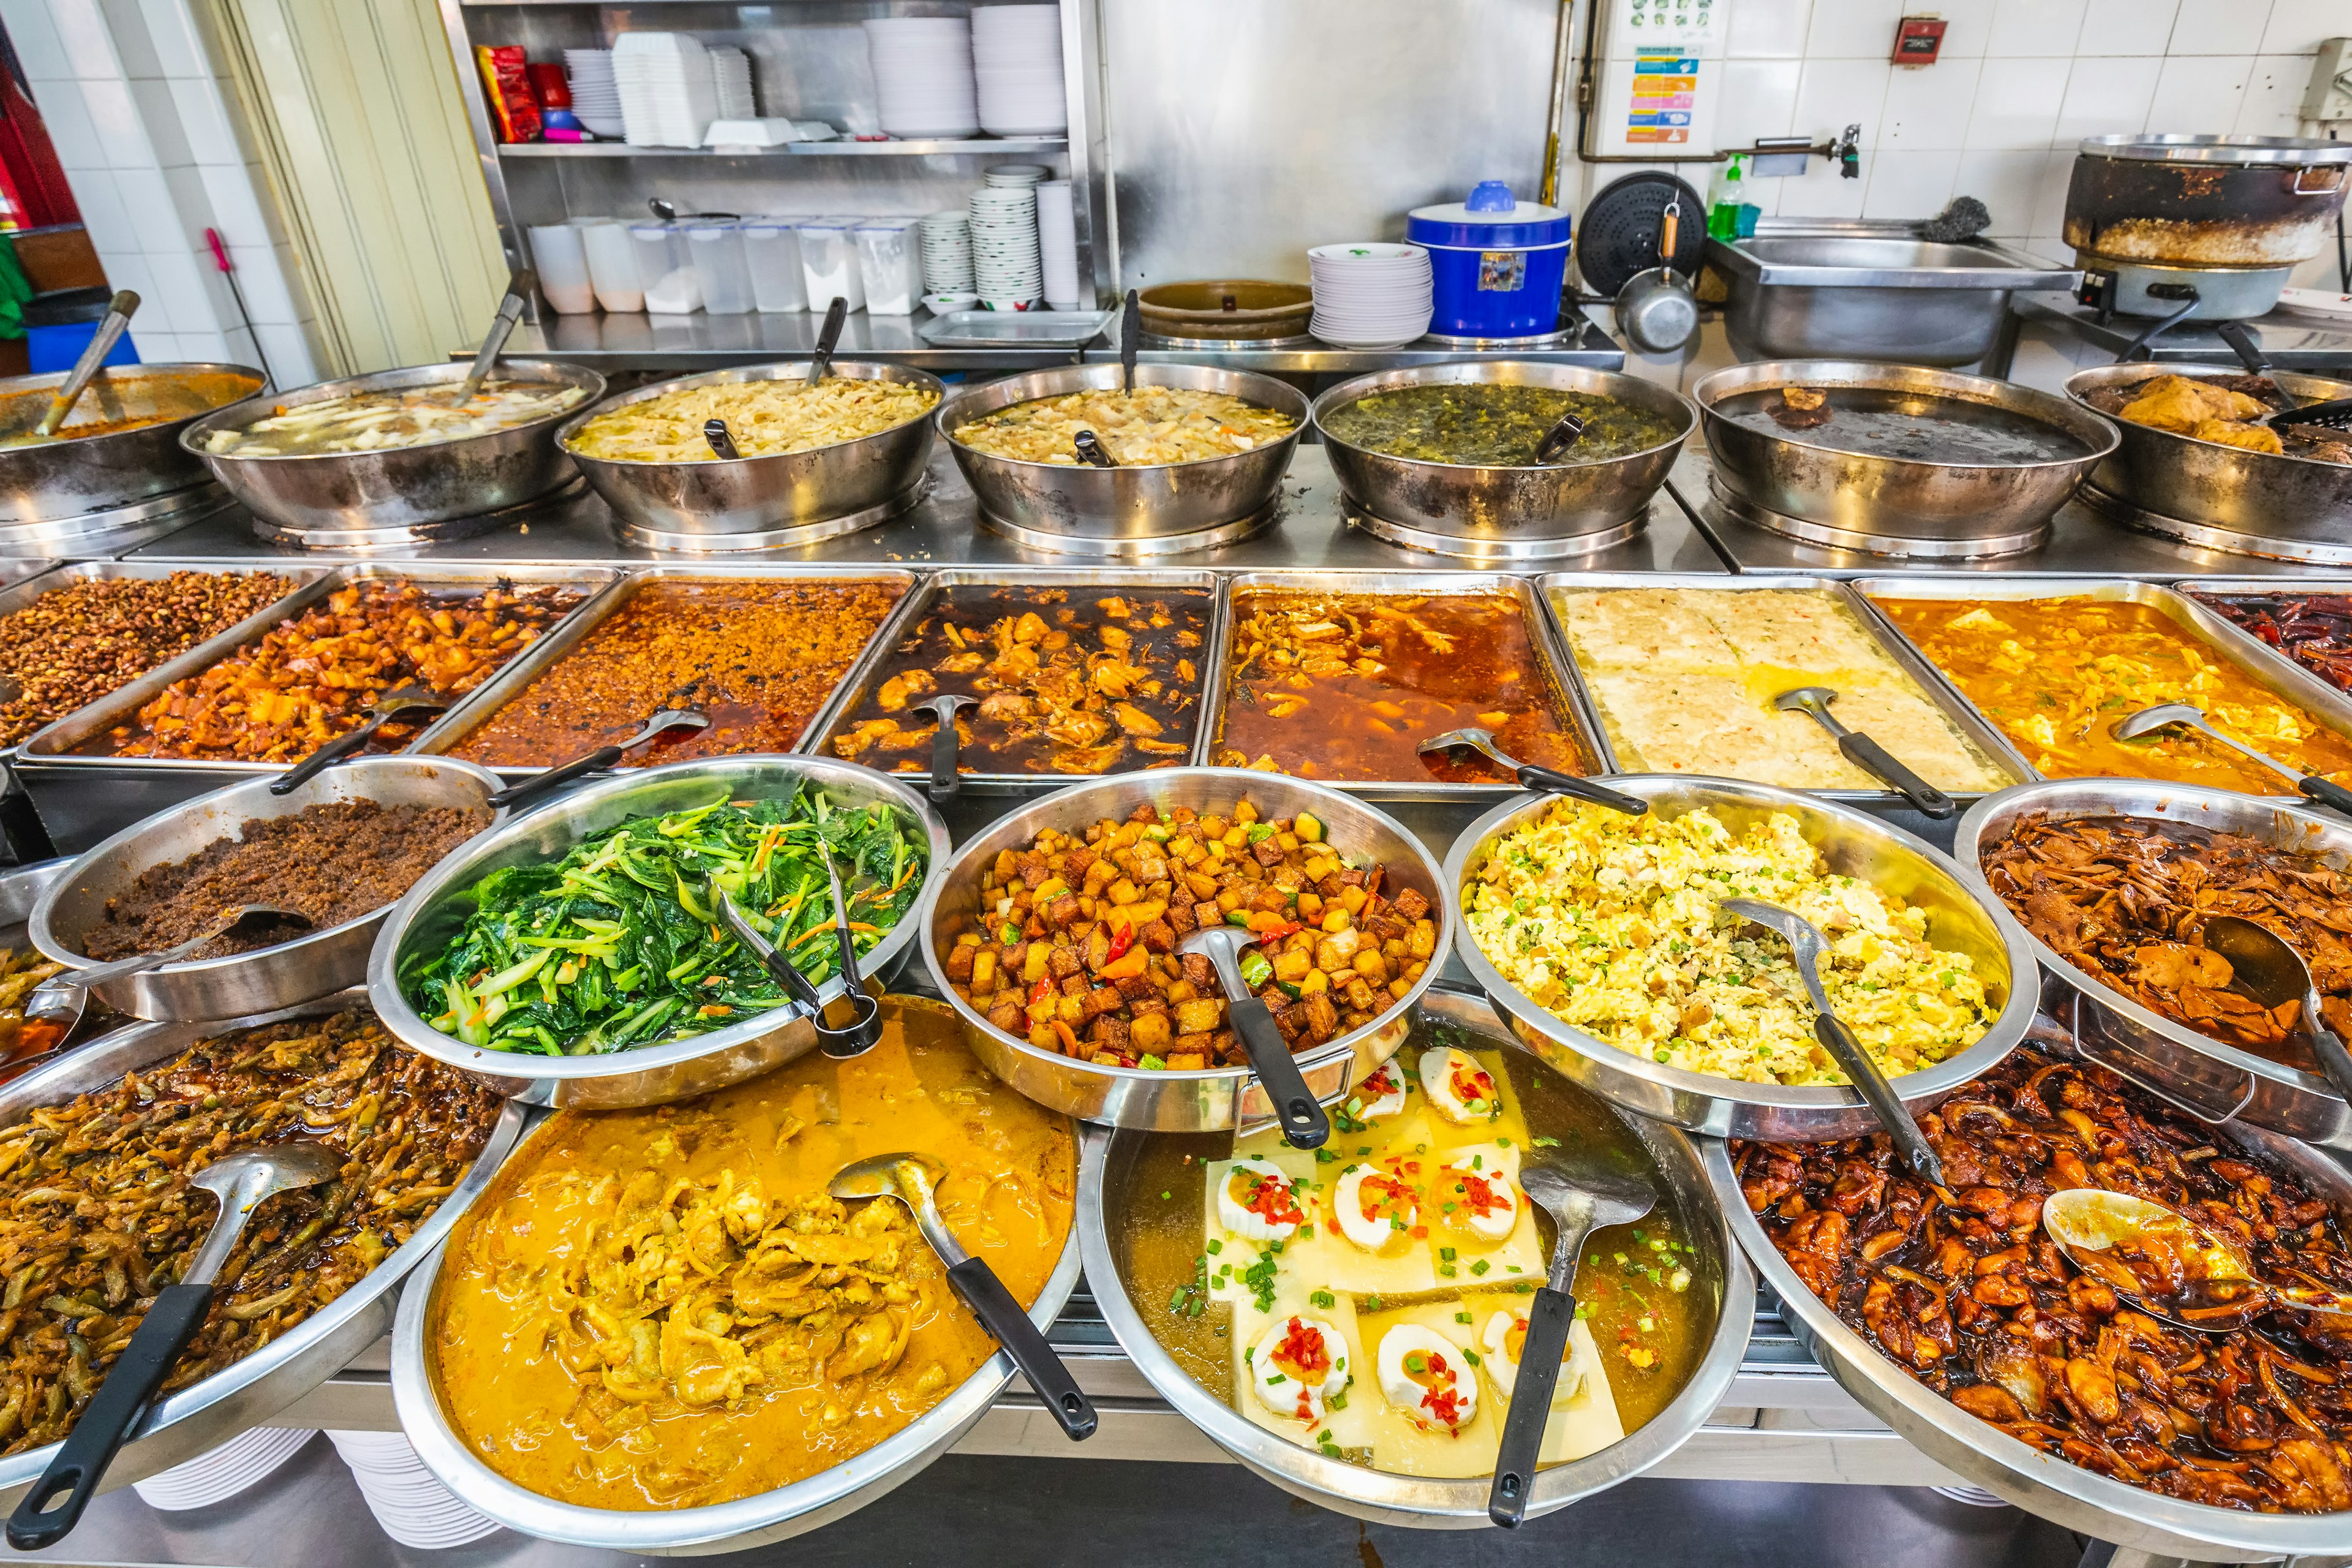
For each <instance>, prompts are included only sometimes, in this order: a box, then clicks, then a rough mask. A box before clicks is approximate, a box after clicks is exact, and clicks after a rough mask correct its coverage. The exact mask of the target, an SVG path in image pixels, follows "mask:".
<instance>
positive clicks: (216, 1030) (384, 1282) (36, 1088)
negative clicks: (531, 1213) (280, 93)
mask: <svg viewBox="0 0 2352 1568" xmlns="http://www.w3.org/2000/svg"><path fill="white" fill-rule="evenodd" d="M366 1005H367V998H366V997H365V996H364V995H363V994H361V993H359V992H357V991H350V992H346V993H343V994H341V995H337V996H330V997H326V998H324V999H322V1000H320V1001H316V1002H308V1003H305V1004H303V1005H301V1006H299V1007H289V1008H285V1009H282V1010H280V1011H277V1012H271V1013H264V1014H259V1015H257V1016H252V1017H246V1018H236V1019H228V1020H224V1021H222V1022H219V1023H213V1024H139V1025H134V1026H131V1027H130V1028H127V1029H121V1030H117V1031H116V1032H115V1033H113V1034H111V1035H108V1036H106V1037H103V1038H101V1039H98V1040H93V1041H91V1042H90V1043H89V1045H87V1046H81V1047H77V1048H75V1049H74V1050H73V1051H72V1052H71V1053H70V1054H69V1055H68V1056H65V1057H62V1058H59V1059H58V1060H57V1061H56V1062H53V1063H51V1064H50V1065H49V1066H47V1067H46V1068H40V1069H39V1070H37V1071H35V1072H31V1073H27V1074H26V1075H25V1076H24V1077H23V1078H20V1079H16V1081H15V1082H13V1083H10V1084H8V1085H7V1086H6V1087H5V1088H4V1089H0V1122H5V1123H7V1124H9V1125H14V1124H15V1123H16V1122H18V1121H22V1120H24V1117H25V1115H26V1112H27V1111H29V1110H33V1109H35V1108H36V1107H39V1106H47V1105H57V1104H60V1103H62V1102H64V1101H66V1100H71V1099H73V1098H74V1097H75V1096H76V1095H79V1094H84V1093H89V1092H91V1091H93V1090H98V1089H106V1088H108V1087H110V1086H111V1085H113V1084H116V1083H119V1082H120V1081H121V1079H122V1075H123V1074H125V1073H128V1072H135V1071H137V1070H139V1069H141V1068H147V1067H151V1066H153V1065H154V1064H156V1063H158V1062H163V1061H168V1060H170V1059H171V1058H173V1057H175V1056H177V1055H178V1054H179V1053H180V1052H182V1051H183V1050H185V1049H186V1048H187V1047H190V1046H192V1045H194V1043H195V1042H197V1041H198V1040H203V1039H209V1038H214V1037H218V1036H221V1035H226V1034H228V1033H231V1032H232V1031H235V1030H238V1029H249V1028H258V1027H260V1026H264V1025H267V1024H275V1023H278V1022H281V1021H283V1020H285V1019H289V1018H310V1017H324V1016H327V1015H329V1014H331V1013H336V1012H340V1011H341V1010H342V1009H344V1008H348V1007H357V1008H362V1009H364V1008H365V1007H366ZM523 1117H524V1111H523V1110H522V1108H521V1107H520V1106H518V1105H509V1106H507V1107H506V1108H505V1110H503V1111H501V1112H500V1114H499V1119H498V1121H496V1122H494V1123H493V1124H492V1125H491V1128H490V1134H489V1139H488V1142H486V1143H484V1144H483V1146H482V1152H481V1153H480V1154H478V1155H477V1156H476V1157H475V1159H474V1163H473V1165H472V1166H471V1167H470V1168H469V1169H467V1172H466V1174H465V1176H464V1178H463V1179H462V1180H460V1181H459V1182H458V1184H457V1189H456V1190H455V1191H454V1192H452V1193H451V1194H449V1195H448V1196H447V1197H446V1198H444V1199H443V1200H442V1202H441V1206H440V1207H439V1208H438V1209H436V1210H435V1211H434V1214H433V1217H432V1218H430V1219H428V1220H426V1221H425V1223H424V1224H423V1225H421V1226H417V1228H416V1231H415V1234H414V1235H413V1236H411V1237H409V1239H408V1240H407V1242H405V1243H404V1245H402V1246H400V1247H396V1248H394V1251H393V1253H392V1255H391V1256H390V1257H389V1258H385V1259H384V1260H383V1262H382V1263H379V1264H377V1265H376V1266H375V1267H374V1268H372V1269H370V1270H369V1271H368V1272H367V1274H366V1276H365V1277H364V1278H362V1279H361V1280H360V1281H359V1283H358V1284H356V1285H353V1286H352V1288H351V1289H348V1290H346V1291H344V1292H343V1293H342V1294H341V1296H338V1297H336V1298H335V1299H334V1300H332V1301H331V1302H329V1303H328V1304H327V1305H326V1306H325V1307H322V1308H320V1310H318V1311H316V1312H314V1313H312V1314H311V1315H310V1317H308V1318H305V1319H304V1320H302V1321H301V1322H299V1323H298V1324H297V1325H295V1327H294V1328H292V1329H290V1330H289V1331H287V1333H286V1334H285V1335H284V1336H283V1337H281V1338H279V1339H276V1340H273V1341H271V1342H269V1343H268V1344H267V1345H264V1346H263V1347H262V1348H261V1349H260V1350H258V1351H257V1352H254V1353H253V1354H251V1355H249V1356H247V1357H246V1358H245V1359H244V1360H242V1361H239V1362H236V1363H233V1364H231V1365H229V1366H226V1367H224V1368H222V1369H221V1370H220V1371H218V1372H216V1373H213V1375H212V1376H210V1377H207V1378H205V1379H204V1380H203V1381H202V1382H200V1383H196V1384H191V1385H190V1386H188V1387H186V1388H184V1389H182V1390H180V1391H179V1392H178V1393H176V1394H170V1395H167V1396H166V1397H164V1398H163V1399H161V1400H159V1401H157V1402H156V1403H155V1404H154V1405H151V1406H149V1407H148V1411H147V1415H146V1417H145V1419H144V1420H142V1422H141V1423H140V1425H139V1427H138V1436H135V1437H133V1438H132V1439H131V1442H130V1443H128V1444H126V1445H125V1446H124V1447H123V1449H122V1451H121V1453H120V1454H119V1455H117V1456H116V1457H115V1459H114V1462H113V1464H111V1465H110V1466H109V1467H108V1468H107V1472H106V1479H105V1480H104V1481H102V1482H101V1483H100V1488H99V1489H100V1490H101V1491H108V1490H111V1489H114V1488H116V1487H121V1486H127V1485H129V1484H130V1483H131V1482H132V1481H135V1480H142V1479H145V1478H147V1477H149V1476H152V1475H153V1474H155V1473H156V1472H157V1471H159V1470H167V1469H169V1468H172V1467H173V1465H177V1464H182V1463H184V1462H185V1461H187V1460H189V1459H192V1458H195V1457H196V1456H197V1455H199V1454H202V1453H205V1452H207V1451H208V1450H210V1449H212V1448H214V1447H217V1446H218V1445H220V1444H221V1443H223V1442H226V1440H227V1439H228V1438H230V1437H233V1436H236V1434H238V1433H239V1432H243V1431H246V1430H247V1429H248V1428H250V1427H252V1426H257V1425H259V1424H260V1423H262V1422H264V1421H267V1420H268V1419H269V1417H271V1416H272V1415H276V1414H278V1412H279V1411H280V1410H283V1409H285V1408H286V1407H287V1406H288V1405H291V1404H293V1403H294V1402H295V1401H296V1400H298V1399H299V1398H301V1397H302V1396H303V1395H304V1394H308V1393H310V1391H311V1390H312V1389H314V1388H316V1387H318V1386H319V1385H320V1384H322V1383H324V1382H326V1381H327V1379H329V1378H331V1377H332V1376H334V1375H335V1374H336V1373H339V1372H341V1371H342V1370H343V1368H344V1367H346V1366H348V1365H350V1364H351V1363H352V1358H353V1357H355V1356H357V1355H358V1354H359V1353H360V1352H362V1351H363V1350H365V1349H366V1348H367V1347H368V1346H370V1345H372V1344H373V1343H375V1342H376V1341H378V1340H380V1339H382V1338H383V1336H384V1334H385V1333H387V1332H388V1331H390V1330H391V1328H392V1323H393V1297H394V1294H395V1292H396V1291H397V1290H398V1289H399V1288H400V1283H401V1280H402V1279H403V1278H404V1276H405V1275H407V1274H408V1273H409V1271H410V1270H412V1269H414V1268H417V1267H418V1266H419V1265H421V1264H424V1263H425V1261H426V1258H427V1255H428V1254H432V1255H435V1256H437V1255H438V1254H437V1251H436V1249H437V1248H438V1247H439V1246H440V1244H441V1238H442V1237H445V1236H446V1235H447V1234H448V1232H449V1227H450V1226H453V1225H455V1224H457V1216H458V1215H459V1214H461V1213H462V1212H464V1210H465V1208H466V1206H467V1205H468V1204H470V1203H472V1202H473V1201H474V1198H475V1196H476V1194H478V1193H480V1192H481V1190H482V1189H483V1188H484V1187H486V1186H488V1184H489V1182H490V1177H491V1176H492V1175H493V1174H494V1173H496V1172H497V1170H498V1168H499V1164H500V1163H503V1162H504V1161H505V1159H506V1157H507V1152H508V1151H509V1150H510V1149H512V1148H513V1147H514V1143H515V1140H516V1139H517V1138H518V1137H520V1135H521V1133H522V1124H523ZM60 1447H63V1445H62V1444H58V1443H52V1444H50V1445H49V1446H48V1447H45V1448H33V1449H29V1450H27V1451H26V1452H25V1453H21V1454H11V1455H9V1456H7V1457H6V1458H0V1508H8V1507H13V1506H14V1505H15V1504H16V1501H17V1500H18V1499H20V1498H22V1497H23V1496H24V1495H25V1493H26V1491H27V1490H29V1489H31V1487H32V1484H33V1483H34V1481H36V1480H37V1479H39V1478H40V1475H41V1473H42V1472H43V1471H44V1470H46V1469H47V1468H49V1461H50V1460H52V1459H54V1458H57V1456H58V1448H60Z"/></svg>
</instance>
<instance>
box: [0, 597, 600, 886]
mask: <svg viewBox="0 0 2352 1568" xmlns="http://www.w3.org/2000/svg"><path fill="white" fill-rule="evenodd" d="M120 564H121V565H122V566H124V567H125V568H126V569H127V568H131V567H136V568H137V569H138V570H139V573H140V574H142V575H162V574H167V573H169V572H170V571H172V570H173V568H174V567H194V568H198V569H202V570H206V571H211V570H217V569H220V566H221V563H214V562H203V561H180V562H166V561H140V562H136V563H120ZM251 565H252V563H250V562H247V561H240V562H237V563H234V565H232V566H230V567H229V568H228V569H230V570H250V569H251ZM275 569H276V570H279V571H283V572H285V573H286V574H288V575H289V576H293V577H296V578H298V579H299V578H304V577H308V579H309V580H308V581H307V582H306V583H304V584H303V586H302V587H300V588H299V589H298V590H296V591H295V592H294V593H292V594H290V595H287V596H286V597H285V598H283V599H280V600H279V601H278V603H276V604H275V605H271V606H270V607H269V608H268V609H267V610H264V611H263V612H262V613H261V614H259V615H257V616H249V617H248V618H247V619H246V620H244V621H242V622H240V623H239V624H237V625H236V626H231V627H230V628H229V629H228V630H227V631H225V632H223V633H221V634H220V635H219V636H218V637H213V638H212V639H210V640H209V641H206V642H203V643H199V644H198V645H197V646H196V647H193V648H190V649H189V650H188V651H187V652H186V653H184V654H182V655H181V656H180V657H179V658H175V659H173V660H171V661H170V662H168V663H166V664H163V665H159V666H157V667H156V668H153V669H151V670H149V671H148V672H147V673H146V674H145V675H142V676H141V677H140V678H139V679H137V680H134V681H132V682H131V684H130V685H128V686H125V687H123V688H121V689H119V690H117V691H116V692H114V693H113V694H112V695H111V696H110V697H106V698H102V699H100V700H99V701H96V702H93V703H91V704H89V706H88V707H86V708H81V709H78V710H75V711H74V712H72V713H68V715H66V716H65V717H64V718H62V719H60V720H58V721H56V722H55V723H53V724H50V725H49V726H48V727H47V728H46V729H43V730H41V731H37V733H35V734H34V735H32V736H31V737H30V738H28V739H27V740H26V742H25V743H24V745H23V746H22V747H21V748H20V749H19V750H18V752H17V753H16V775H17V777H19V778H20V779H22V780H23V781H24V783H25V788H26V791H27V792H28V793H30V794H31V795H32V797H33V804H34V805H36V806H37V808H39V810H40V813H41V820H42V821H43V822H44V823H46V824H47V826H48V829H49V834H50V837H53V838H54V839H56V840H57V843H58V847H59V848H60V849H63V850H66V851H67V852H68V853H71V854H79V852H80V851H82V850H84V849H87V848H89V847H90V846H91V845H92V844H94V843H96V842H97V841H98V840H99V839H100V838H103V837H107V836H108V835H110V834H111V833H113V832H114V831H116V830H117V829H119V828H120V827H121V826H122V825H124V824H125V823H129V822H135V821H138V820H139V819H141V818H142V817H146V816H152V815H154V814H155V813H156V812H158V811H161V810H163V809H164V808H165V807H166V806H173V805H179V804H181V803H182V802H184V801H187V800H193V799H194V798H195V797H196V796H197V795H205V794H209V793H210V792H211V791H213V790H215V789H218V788H221V787H222V786H223V785H226V784H241V783H243V782H244V781H245V780H247V779H250V778H257V777H262V776H266V775H270V774H276V773H284V772H286V771H287V770H288V769H289V767H291V766H292V764H291V763H239V762H217V761H205V762H196V761H184V760H182V759H179V758H174V757H109V756H84V755H78V754H76V753H75V751H74V748H76V747H78V746H80V745H82V744H85V743H86V742H89V741H92V740H94V739H96V738H98V737H100V736H101V735H103V734H104V733H105V732H106V731H108V730H110V729H111V728H113V727H114V726H115V725H117V724H121V723H126V722H128V721H131V719H132V718H133V717H134V716H135V715H136V714H137V713H138V711H139V710H140V708H141V707H142V705H144V704H145V703H147V702H148V701H150V700H152V699H153V698H155V697H156V696H158V695H160V694H161V693H162V692H163V690H164V689H166V688H168V687H170V686H171V685H172V684H173V682H174V681H179V680H184V679H187V678H189V677H190V676H194V675H201V674H202V673H204V672H205V670H207V669H210V668H212V667H213V666H214V665H215V664H218V663H219V662H221V660H223V659H225V658H228V657H229V656H230V655H232V654H234V653H235V652H236V650H237V648H238V647H241V646H242V645H244V644H245V643H247V642H250V641H252V640H254V639H255V638H257V637H259V636H260V635H261V634H262V633H264V632H266V631H268V630H269V629H270V628H271V627H272V626H276V625H278V623H279V622H280V621H283V620H287V619H289V618H290V617H292V616H299V615H300V614H302V613H303V612H304V611H306V610H308V609H310V607H311V606H313V605H317V604H319V603H320V602H321V601H323V600H324V599H326V598H327V596H328V595H331V594H333V593H335V592H336V591H338V590H339V589H341V588H345V587H348V586H350V585H351V584H354V583H367V582H401V581H406V582H413V583H415V584H417V585H418V586H420V587H422V588H425V589H426V590H428V591H436V590H438V591H446V590H451V589H458V590H467V591H479V590H482V589H486V588H488V587H490V586H491V585H493V584H498V583H501V582H507V583H515V584H520V585H522V586H525V587H546V586H549V585H551V584H563V585H569V586H572V587H576V588H581V589H583V590H585V592H586V595H587V596H586V598H584V599H583V600H582V602H581V603H580V604H579V605H575V606H573V608H572V612H571V613H570V614H568V615H566V616H563V617H562V618H561V619H559V620H558V621H557V622H556V623H555V626H554V627H553V629H551V631H550V632H549V633H547V634H546V635H545V636H543V637H541V638H540V646H543V645H545V644H546V643H549V642H551V641H553V640H554V639H555V637H557V636H559V635H560V634H561V633H562V630H563V628H564V627H565V626H567V625H568V624H570V623H571V622H573V621H576V620H578V619H579V618H580V616H582V615H583V614H585V613H586V612H588V611H589V610H590V609H592V608H593V606H594V605H596V604H597V602H598V601H599V600H600V599H602V598H604V596H606V591H607V590H609V589H611V588H612V587H613V585H614V584H615V583H616V582H618V581H619V580H620V576H621V574H620V573H619V572H618V571H617V570H616V569H614V568H613V567H610V566H587V565H569V564H567V565H532V564H517V565H475V564H471V563H464V564H460V563H441V562H433V563H418V562H397V561H379V562H362V563H352V564H349V565H343V566H337V567H332V568H322V567H320V566H316V565H304V564H296V565H292V566H280V567H277V568H275ZM535 651H537V649H536V647H533V648H530V649H526V650H525V651H524V652H523V653H522V654H521V655H520V656H518V657H517V658H514V659H513V660H511V661H510V662H509V664H508V665H507V667H506V668H504V669H501V670H499V672H498V673H497V674H496V675H494V676H492V677H491V678H490V679H488V680H486V681H484V682H483V683H482V684H481V685H480V686H478V687H477V688H475V689H474V690H472V691H470V692H468V693H467V695H466V696H465V697H464V698H462V699H461V700H459V701H458V702H457V705H456V706H455V707H453V708H451V709H450V710H449V711H448V712H446V713H445V714H443V715H442V716H441V718H440V719H438V720H437V721H435V722H434V723H433V724H432V725H431V726H430V727H429V728H427V729H426V730H425V731H424V732H423V733H422V734H421V735H419V736H418V737H417V742H416V743H415V745H413V746H411V747H409V748H408V749H409V750H411V751H425V750H428V749H430V750H437V749H438V748H429V747H428V746H427V745H426V744H425V742H429V741H431V740H432V739H433V738H434V737H435V735H436V733H439V732H441V731H445V730H446V729H447V728H449V727H450V726H453V725H466V724H471V723H472V722H473V719H472V717H471V715H474V714H477V713H478V712H480V711H482V710H484V709H486V708H489V707H495V706H497V705H498V704H499V703H501V702H503V701H505V700H506V697H507V694H508V692H509V690H511V689H512V683H513V680H514V677H515V674H516V670H517V668H518V667H519V666H520V665H521V664H522V663H523V662H524V661H525V660H526V659H528V658H530V654H531V653H533V652H535Z"/></svg>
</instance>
